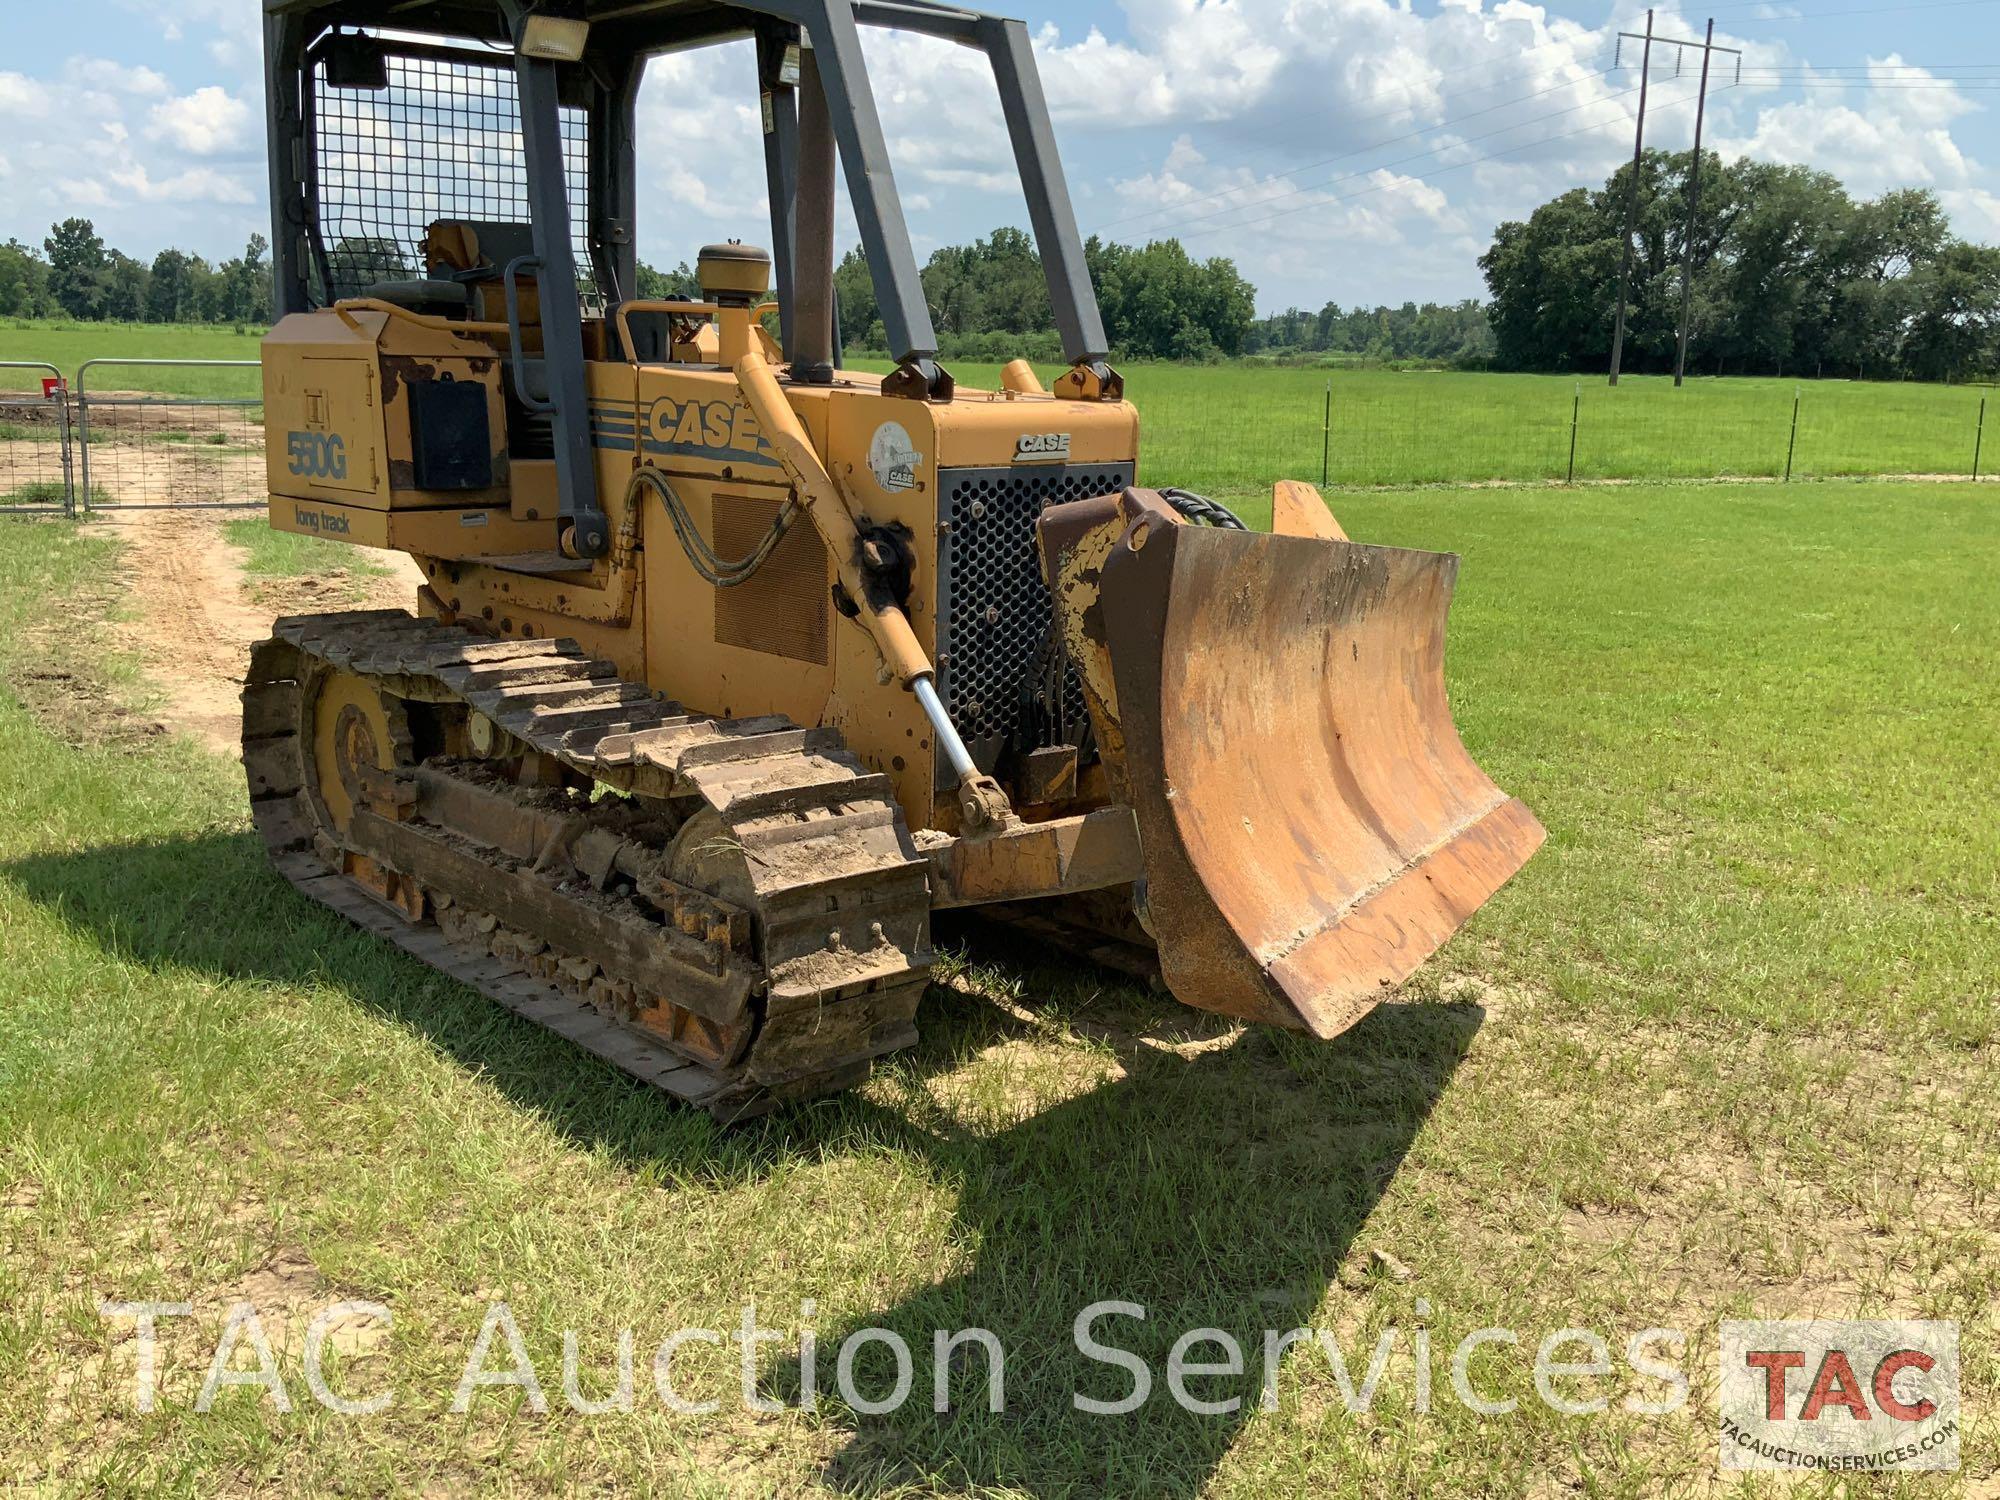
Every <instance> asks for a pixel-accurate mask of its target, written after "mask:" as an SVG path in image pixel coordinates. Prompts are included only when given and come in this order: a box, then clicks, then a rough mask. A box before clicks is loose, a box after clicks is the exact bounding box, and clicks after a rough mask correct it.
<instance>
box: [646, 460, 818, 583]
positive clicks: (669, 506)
mask: <svg viewBox="0 0 2000 1500" xmlns="http://www.w3.org/2000/svg"><path fill="white" fill-rule="evenodd" d="M643 487H650V488H651V489H652V491H653V493H655V494H656V495H658V496H659V497H660V503H661V504H662V505H663V506H665V507H666V511H667V519H668V520H669V521H671V522H672V523H673V527H674V535H675V536H676V537H678V538H679V539H680V544H681V551H683V552H685V553H686V554H687V560H688V561H689V562H690V563H691V564H693V566H694V570H695V572H697V573H699V574H700V575H701V576H702V578H703V579H705V580H706V581H707V582H709V583H711V584H713V585H714V586H715V587H716V588H719V589H733V588H735V587H736V586H737V585H738V584H739V583H748V582H749V581H750V579H751V577H752V576H753V575H754V574H755V573H756V571H757V570H758V569H759V568H761V567H763V566H764V564H765V563H766V562H767V561H768V560H769V559H770V556H771V554H772V553H773V552H774V551H776V550H777V546H778V543H779V542H781V541H783V540H784V537H785V530H786V528H787V527H789V526H790V525H791V524H792V520H793V518H794V517H795V516H796V515H797V514H798V510H799V498H798V496H797V495H789V496H787V497H786V499H785V503H784V504H783V505H782V506H780V507H779V509H778V515H777V519H776V520H774V521H772V522H771V529H770V530H769V531H767V532H765V533H764V536H763V539H762V540H761V541H759V542H758V543H757V545H756V546H755V547H753V548H751V549H750V551H749V552H748V553H747V554H746V555H745V556H743V557H740V558H737V559H736V560H734V561H733V562H732V561H731V560H730V559H728V558H725V557H721V556H718V555H717V553H716V551H715V549H714V548H713V547H711V546H709V544H708V538H706V537H704V536H703V535H702V534H701V528H700V527H698V526H696V525H695V524H694V518H693V517H692V516H690V515H689V514H688V513H687V507H686V506H684V505H683V504H682V503H681V497H680V496H679V495H676V494H675V493H674V489H673V486H672V485H670V484H668V483H667V479H666V476H665V475H664V474H662V473H661V472H660V471H659V470H658V469H652V468H641V469H637V470H634V471H633V474H632V484H631V487H630V488H629V489H628V490H627V491H626V493H625V500H626V503H627V504H628V505H629V504H631V503H632V502H633V501H634V500H635V499H636V498H637V496H638V493H639V491H640V489H641V488H643Z"/></svg>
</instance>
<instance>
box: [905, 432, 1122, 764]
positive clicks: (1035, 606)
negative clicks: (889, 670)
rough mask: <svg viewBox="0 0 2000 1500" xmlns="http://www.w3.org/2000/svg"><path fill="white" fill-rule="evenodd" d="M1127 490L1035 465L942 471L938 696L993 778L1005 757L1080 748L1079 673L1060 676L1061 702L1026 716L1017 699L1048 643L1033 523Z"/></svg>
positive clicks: (1074, 470) (1109, 479)
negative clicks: (1069, 505) (1041, 746)
mask: <svg viewBox="0 0 2000 1500" xmlns="http://www.w3.org/2000/svg"><path fill="white" fill-rule="evenodd" d="M1131 482H1132V470H1131V468H1130V466H1128V465H1106V466H1083V465H1077V466H1068V465H1036V466H1034V467H1032V468H1031V467H1027V466H1021V467H1015V468H1007V469H944V470H941V471H940V472H939V474H938V483H939V485H940V486H941V487H942V491H943V493H942V496H941V508H942V512H943V516H944V519H945V520H946V521H948V522H949V523H950V526H949V529H947V530H946V532H945V534H944V538H943V540H942V542H941V543H940V544H939V547H938V628H939V631H940V633H941V636H942V639H943V642H944V646H943V649H942V651H941V652H940V658H941V659H940V663H939V669H938V690H939V692H940V694H941V695H942V697H943V698H944V702H945V708H946V710H947V711H948V712H949V713H950V714H951V719H952V723H953V724H954V725H956V726H957V728H958V732H959V735H960V737H961V738H962V739H964V741H965V743H966V748H967V749H969V750H970V751H971V752H972V757H973V759H974V760H976V761H978V762H979V765H980V767H981V769H982V770H986V771H991V770H993V769H994V768H995V766H996V765H997V763H998V762H999V760H1000V758H1001V756H1002V754H1003V753H1004V752H1005V751H1006V750H1007V748H1008V745H1009V742H1010V740H1011V741H1013V742H1014V748H1015V749H1017V750H1019V749H1031V748H1033V746H1032V745H1029V744H1023V743H1022V741H1023V740H1025V739H1027V738H1028V734H1027V730H1028V727H1029V725H1028V721H1029V720H1030V718H1031V717H1038V718H1039V719H1040V721H1041V722H1040V724H1039V725H1038V726H1037V732H1036V733H1035V735H1034V738H1035V739H1037V740H1039V741H1040V742H1043V743H1047V744H1056V743H1065V744H1077V743H1080V742H1081V739H1082V737H1083V734H1084V732H1085V730H1086V729H1087V728H1088V726H1089V722H1090V719H1089V711H1088V709H1087V708H1086V707H1085V704H1084V699H1083V688H1082V686H1081V685H1080V684H1079V683H1078V681H1077V678H1076V671H1075V669H1074V668H1069V669H1067V670H1066V671H1064V672H1063V674H1062V689H1061V692H1060V695H1059V697H1060V700H1061V701H1060V702H1057V703H1045V704H1042V705H1041V712H1040V714H1039V715H1031V714H1030V713H1029V712H1028V711H1027V709H1026V706H1025V705H1024V703H1023V694H1024V692H1025V691H1026V690H1027V689H1028V687H1029V685H1030V683H1031V681H1032V680H1033V679H1034V677H1035V668H1036V664H1037V660H1038V658H1039V657H1040V656H1041V654H1042V652H1043V651H1044V649H1045V647H1046V645H1047V643H1048V640H1049V626H1050V623H1051V619H1052V611H1051V604H1050V600H1049V591H1048V587H1047V586H1046V585H1045V584H1044V583H1043V582H1042V568H1041V559H1040V558H1039V556H1038V555H1037V553H1036V550H1035V520H1036V518H1037V517H1038V516H1040V515H1041V513H1042V511H1043V510H1044V509H1045V508H1046V507H1048V506H1050V505H1059V504H1062V503H1063V502H1065V501H1069V500H1087V499H1089V498H1090V497H1091V496H1093V495H1109V494H1114V493H1116V492H1117V491H1119V490H1122V489H1123V488H1125V486H1126V485H1128V484H1130V483H1131Z"/></svg>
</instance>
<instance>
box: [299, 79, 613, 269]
mask: <svg viewBox="0 0 2000 1500" xmlns="http://www.w3.org/2000/svg"><path fill="white" fill-rule="evenodd" d="M385 62H386V66H387V75H388V84H387V86H386V87H384V88H341V87H336V86H335V85H334V83H333V81H332V79H331V78H330V77H329V76H328V63H327V60H326V59H324V58H322V59H320V60H319V61H317V62H316V63H315V64H314V67H313V132H314V157H315V169H316V174H317V203H318V210H319V225H320V235H321V240H322V244H323V247H324V255H325V260H324V265H323V268H322V280H323V282H324V283H325V285H324V292H325V294H326V298H325V300H327V301H329V302H330V301H332V300H334V299H335V298H338V297H352V296H358V295H360V294H361V293H362V292H363V291H365V290H366V289H367V287H368V286H370V285H371V284H372V283H374V282H378V281H396V280H401V279H405V278H409V277H418V276H422V275H423V274H424V270H425V267H424V254H423V248H422V247H423V239H424V231H425V230H426V229H427V228H429V226H430V225H432V224H434V223H436V222H437V221H438V220H439V219H465V220H470V221H473V222H475V223H484V224H494V223H503V224H518V225H522V226H524V228H525V226H526V225H527V223H528V173H527V163H526V160H525V157H524V154H523V151H522V145H521V111H520V102H519V96H518V94H517V92H516V87H515V80H514V73H513V68H512V64H511V63H510V62H509V61H507V60H505V59H496V60H495V61H494V62H492V63H490V64H489V63H486V62H484V61H480V60H477V59H467V60H462V61H461V60H457V59H448V58H443V57H438V56H434V55H424V56H401V55H396V54H391V55H389V56H388V57H387V58H386V59H385ZM560 119H561V128H562V148H563V149H562V155H563V178H564V182H565V185H566V186H567V188H568V192H569V213H570V238H571V245H572V249H573V250H574V253H575V256H576V266H577V278H578V281H579V283H580V285H581V290H582V291H583V293H584V294H585V295H586V296H590V295H592V294H593V293H594V292H595V290H596V286H595V278H594V276H593V274H592V270H591V264H590V255H589V251H588V249H587V247H586V241H585V229H586V226H587V225H588V224H589V222H590V216H589V199H588V192H589V180H590V177H589V170H588V162H589V152H590V137H589V116H588V115H587V114H586V113H585V112H584V111H583V110H581V109H577V108H570V107H565V108H563V109H562V110H561V111H560ZM523 238H524V239H525V235H524V236H523Z"/></svg>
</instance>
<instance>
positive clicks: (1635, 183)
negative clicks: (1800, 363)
mask: <svg viewBox="0 0 2000 1500" xmlns="http://www.w3.org/2000/svg"><path fill="white" fill-rule="evenodd" d="M1645 41H1646V46H1645V50H1644V51H1643V52H1641V53H1640V55H1639V122H1638V124H1637V125H1636V126H1635V127H1634V128H1633V131H1632V191H1631V192H1630V193H1629V194H1627V195H1626V199H1625V245H1624V253H1623V254H1622V255H1621V256H1619V258H1618V321H1617V322H1616V323H1615V324H1613V325H1612V330H1611V383H1612V384H1613V385H1616V384H1618V366H1619V365H1620V364H1622V363H1623V362H1624V359H1625V298H1626V292H1627V288H1628V287H1629V286H1630V285H1631V281H1632V232H1633V231H1634V230H1635V229H1637V228H1638V219H1639V161H1640V158H1641V157H1642V156H1643V155H1644V154H1645V150H1646V81H1647V79H1648V78H1649V77H1651V75H1652V71H1653V13H1652V12H1651V11H1650V10H1649V11H1647V12H1646V38H1645Z"/></svg>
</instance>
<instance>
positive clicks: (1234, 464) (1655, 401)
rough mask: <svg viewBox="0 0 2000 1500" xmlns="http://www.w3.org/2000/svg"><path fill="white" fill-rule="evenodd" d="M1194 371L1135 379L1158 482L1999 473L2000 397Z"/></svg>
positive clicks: (1218, 484) (1966, 391)
mask: <svg viewBox="0 0 2000 1500" xmlns="http://www.w3.org/2000/svg"><path fill="white" fill-rule="evenodd" d="M1190 373H1197V372H1189V371H1186V370H1182V369H1175V370H1172V371H1170V372H1169V371H1153V370H1143V369H1142V370H1140V371H1137V372H1128V390H1130V391H1131V392H1132V394H1133V399H1134V400H1135V402H1136V403H1137V405H1138V407H1139V413H1140V424H1141V444H1140V452H1141V464H1140V468H1141V474H1142V477H1143V479H1144V480H1145V482H1147V483H1149V484H1165V483H1173V484H1181V485H1188V486H1192V487H1195V488H1201V487H1204V486H1205V487H1209V488H1214V489H1219V490H1243V489H1259V488H1263V487H1266V486H1268V485H1269V484H1270V483H1271V481H1273V480H1274V479H1280V478H1317V479H1318V480H1320V481H1321V482H1322V483H1325V484H1330V485H1351V486H1368V485H1404V484H1454V483H1457V484H1476V483H1484V482H1496V481H1518V482H1535V481H1558V482H1563V481H1574V482H1582V481H1591V480H1649V479H1651V480H1662V479H1726V478H1769V479H1803V478H1823V477H1834V476H1847V475H1876V474H1889V475H1926V476H1937V477H1942V478H1957V479H1971V478H1980V477H1990V476H1991V472H1992V469H1993V468H1994V455H1993V453H1992V451H1991V450H1990V448H1989V447H1988V445H1987V443H1986V436H1987V434H1986V431H1985V428H1986V425H1987V419H1988V417H1989V415H1990V416H1991V417H1992V419H1993V420H1994V421H1995V422H1996V423H2000V393H1996V392H1994V391H1990V390H1985V389H1981V388H1978V387H1943V386H1903V385H1876V386H1868V385H1835V384H1833V383H1830V382H1829V383H1825V384H1811V385H1800V386H1781V385H1779V383H1777V382H1773V381H1760V382H1736V381H1704V382H1700V383H1698V384H1696V383H1691V384H1689V385H1687V386H1685V387H1683V388H1681V389H1679V390H1675V389H1674V388H1673V386H1672V385H1671V383H1670V382H1667V381H1653V380H1645V379H1641V380H1627V381H1626V382H1624V383H1623V384H1621V385H1620V386H1618V387H1615V388H1614V387H1610V386H1607V385H1606V384H1604V383H1603V382H1602V381H1597V382H1559V381H1552V380H1549V379H1547V378H1545V377H1543V378H1536V377H1509V376H1501V375H1456V376H1431V377H1426V376H1423V375H1412V376H1407V377H1398V376H1393V375H1379V374H1371V375H1369V376H1365V377H1363V376H1346V377H1343V376H1338V375H1337V376H1334V377H1333V378H1332V379H1331V380H1329V379H1328V378H1327V377H1326V376H1324V375H1313V376H1311V378H1310V381H1309V383H1308V381H1301V380H1297V379H1291V380H1287V379H1285V378H1284V377H1285V376H1288V375H1291V374H1293V373H1295V372H1287V371H1248V372H1242V373H1241V374H1235V373H1233V372H1229V371H1227V370H1223V371H1221V372H1219V374H1218V376H1217V377H1216V378H1213V379H1212V380H1211V381H1210V382H1209V383H1208V384H1207V385H1206V386H1205V387H1203V388H1200V389H1198V390H1195V389H1183V388H1181V387H1182V386H1183V382H1184V381H1185V380H1186V378H1187V376H1188V375H1189V374H1190ZM1300 373H1304V372H1300ZM1159 375H1165V376H1166V379H1165V380H1164V381H1163V382H1162V386H1163V388H1161V389H1156V390H1152V391H1149V390H1148V389H1147V383H1148V381H1150V380H1152V379H1154V378H1155V377H1156V376H1159ZM1989 408H1991V410H1990V412H1989Z"/></svg>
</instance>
